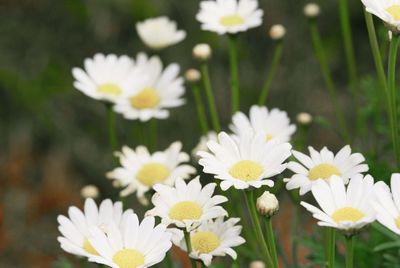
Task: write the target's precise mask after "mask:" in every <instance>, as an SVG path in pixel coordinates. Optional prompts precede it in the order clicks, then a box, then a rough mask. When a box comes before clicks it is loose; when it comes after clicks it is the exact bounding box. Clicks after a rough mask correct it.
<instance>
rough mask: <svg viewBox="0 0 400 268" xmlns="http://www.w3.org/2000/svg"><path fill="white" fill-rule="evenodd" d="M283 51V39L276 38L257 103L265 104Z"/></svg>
mask: <svg viewBox="0 0 400 268" xmlns="http://www.w3.org/2000/svg"><path fill="white" fill-rule="evenodd" d="M282 51H283V40H282V39H281V40H278V41H277V43H276V47H275V51H274V55H273V57H272V63H271V67H270V68H269V71H268V74H267V79H266V80H265V83H264V86H263V88H262V89H261V93H260V97H259V99H258V105H265V104H266V102H267V98H268V94H269V90H270V88H271V84H272V80H273V79H274V76H275V73H276V68H277V66H278V64H279V62H280V61H281V58H282Z"/></svg>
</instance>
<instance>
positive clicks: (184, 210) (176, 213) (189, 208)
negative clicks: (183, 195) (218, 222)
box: [168, 201, 203, 221]
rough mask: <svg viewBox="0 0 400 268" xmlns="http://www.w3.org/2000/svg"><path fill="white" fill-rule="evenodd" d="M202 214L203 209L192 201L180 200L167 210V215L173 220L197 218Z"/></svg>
mask: <svg viewBox="0 0 400 268" xmlns="http://www.w3.org/2000/svg"><path fill="white" fill-rule="evenodd" d="M202 214H203V209H202V208H201V207H200V206H199V205H198V204H196V203H195V202H192V201H182V202H179V203H176V204H175V205H174V206H173V207H171V209H170V210H169V214H168V216H169V217H170V218H171V219H173V220H178V221H183V220H198V219H200V217H201V215H202Z"/></svg>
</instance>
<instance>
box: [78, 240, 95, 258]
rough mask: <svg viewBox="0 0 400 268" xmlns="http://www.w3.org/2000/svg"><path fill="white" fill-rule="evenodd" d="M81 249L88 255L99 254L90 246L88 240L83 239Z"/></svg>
mask: <svg viewBox="0 0 400 268" xmlns="http://www.w3.org/2000/svg"><path fill="white" fill-rule="evenodd" d="M82 248H83V249H84V250H85V251H86V252H87V253H89V254H92V255H99V253H98V252H97V250H96V249H95V248H94V247H93V246H92V244H90V242H89V240H88V239H85V241H83V246H82Z"/></svg>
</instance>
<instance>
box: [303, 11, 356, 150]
mask: <svg viewBox="0 0 400 268" xmlns="http://www.w3.org/2000/svg"><path fill="white" fill-rule="evenodd" d="M308 21H309V27H310V32H311V38H312V42H313V46H314V50H315V54H316V57H317V59H318V61H319V64H320V67H321V71H322V76H323V78H324V81H325V85H326V88H327V89H328V92H329V95H330V97H331V101H332V105H333V108H334V111H335V115H336V119H337V121H338V125H339V129H340V132H341V135H342V137H343V138H344V139H345V141H346V142H347V143H350V135H349V131H348V129H347V125H346V123H345V120H344V115H343V112H342V110H341V108H340V105H339V103H338V100H337V96H336V88H335V85H334V83H333V79H332V75H331V72H330V70H329V67H328V63H327V61H326V57H325V51H324V48H323V46H322V41H321V36H320V33H319V31H318V28H317V23H316V20H315V19H309V20H308Z"/></svg>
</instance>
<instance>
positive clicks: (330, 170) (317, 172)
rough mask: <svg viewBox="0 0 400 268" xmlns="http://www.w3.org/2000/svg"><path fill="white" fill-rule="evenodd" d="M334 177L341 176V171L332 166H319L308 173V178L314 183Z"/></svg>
mask: <svg viewBox="0 0 400 268" xmlns="http://www.w3.org/2000/svg"><path fill="white" fill-rule="evenodd" d="M332 175H338V176H340V175H341V173H340V171H339V170H338V169H337V168H336V167H335V166H333V165H331V164H319V165H317V166H315V167H313V168H312V169H310V171H309V172H308V178H309V179H310V180H312V181H315V180H318V179H324V180H326V179H329V178H330V177H331V176H332Z"/></svg>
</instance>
